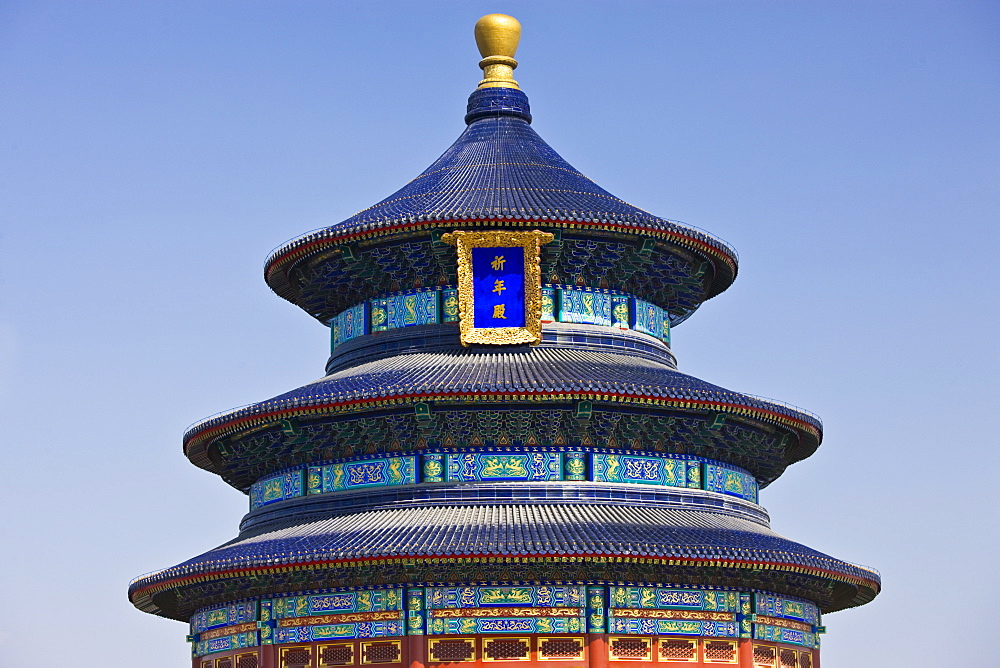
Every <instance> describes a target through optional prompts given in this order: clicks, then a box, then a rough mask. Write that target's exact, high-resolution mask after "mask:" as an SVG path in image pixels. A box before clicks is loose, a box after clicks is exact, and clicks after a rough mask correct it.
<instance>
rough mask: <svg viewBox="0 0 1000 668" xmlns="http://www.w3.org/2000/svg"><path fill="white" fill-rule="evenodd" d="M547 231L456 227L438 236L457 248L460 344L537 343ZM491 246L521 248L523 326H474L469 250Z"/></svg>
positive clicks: (473, 300)
mask: <svg viewBox="0 0 1000 668" xmlns="http://www.w3.org/2000/svg"><path fill="white" fill-rule="evenodd" d="M553 238H554V236H553V235H552V234H551V233H550V232H542V231H540V230H531V231H530V232H514V231H512V230H485V231H482V232H467V231H464V230H459V231H456V232H448V233H447V234H443V235H441V240H442V241H444V242H445V243H449V244H451V245H453V246H455V248H456V250H457V251H458V325H459V332H460V335H461V340H462V345H463V346H467V345H469V344H470V343H482V344H486V345H493V346H497V345H510V344H516V343H532V344H534V343H539V342H541V340H542V278H541V276H542V272H541V267H540V258H541V247H542V244H544V243H548V242H550V241H552V239H553ZM491 246H501V247H512V246H520V247H522V248H524V327H476V326H475V324H474V323H475V319H474V315H473V314H474V310H473V306H474V304H475V296H474V294H473V289H472V249H473V248H484V247H491Z"/></svg>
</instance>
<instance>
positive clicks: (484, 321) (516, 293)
mask: <svg viewBox="0 0 1000 668" xmlns="http://www.w3.org/2000/svg"><path fill="white" fill-rule="evenodd" d="M472 289H473V293H474V300H475V301H474V316H473V317H474V320H473V324H474V326H475V327H477V328H485V327H524V326H525V322H526V318H525V312H524V248H523V247H522V246H513V247H506V246H485V247H480V248H473V249H472Z"/></svg>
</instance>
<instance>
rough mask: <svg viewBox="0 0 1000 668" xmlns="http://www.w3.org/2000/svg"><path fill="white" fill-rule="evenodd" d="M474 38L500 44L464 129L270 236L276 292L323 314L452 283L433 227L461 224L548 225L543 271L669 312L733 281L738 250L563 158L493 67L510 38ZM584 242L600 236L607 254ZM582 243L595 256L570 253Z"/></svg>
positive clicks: (506, 59)
mask: <svg viewBox="0 0 1000 668" xmlns="http://www.w3.org/2000/svg"><path fill="white" fill-rule="evenodd" d="M479 37H480V36H479V34H478V32H477V40H478V39H479ZM515 46H516V41H515ZM480 48H481V50H482V51H483V53H484V55H485V54H486V53H488V52H489V51H490V50H496V51H498V52H500V55H490V56H487V57H485V58H484V60H483V61H482V63H480V65H481V66H482V67H483V69H484V71H485V72H486V78H484V80H483V82H482V83H481V84H480V88H478V89H477V90H476V91H475V92H473V93H472V95H471V96H470V97H469V104H468V108H467V114H466V116H465V122H466V123H467V125H468V127H467V128H466V130H465V132H463V133H462V135H461V136H460V137H459V138H458V140H457V141H456V142H455V143H454V144H452V146H451V147H450V148H449V149H448V150H447V151H445V152H444V154H443V155H442V156H441V157H440V158H438V159H437V160H436V161H435V162H434V163H433V164H432V165H431V166H430V167H428V168H427V169H426V170H424V171H423V173H421V174H420V175H419V176H417V177H416V178H415V179H413V180H412V181H410V182H409V183H408V184H406V185H405V186H403V187H402V188H401V189H399V190H397V191H396V192H394V193H393V194H392V195H389V196H388V197H386V198H385V199H383V200H382V201H381V202H379V203H377V204H375V205H374V206H371V207H369V208H367V209H364V210H363V211H361V212H359V213H357V214H355V215H354V216H351V217H350V218H348V219H347V220H345V221H343V222H341V223H338V224H336V225H332V226H330V227H326V228H323V229H320V230H316V231H313V232H310V233H309V234H306V235H304V236H302V237H299V238H297V239H294V240H292V241H290V242H288V243H286V244H284V245H283V246H281V247H280V248H278V249H277V250H276V251H275V252H274V253H273V254H272V255H271V257H270V258H268V260H267V263H266V265H265V277H266V280H267V283H268V285H270V286H271V288H272V289H273V290H274V291H275V292H276V293H278V294H279V295H280V296H282V297H284V298H285V299H287V300H289V301H291V302H293V303H295V304H297V305H298V306H300V307H302V308H303V309H305V310H306V311H307V312H309V313H310V314H311V315H313V316H314V317H316V318H318V319H320V320H322V321H324V322H328V321H329V320H330V319H331V318H332V317H333V316H335V315H336V314H337V313H339V312H340V311H342V310H344V309H345V308H349V307H350V306H352V305H354V304H356V303H358V302H359V301H361V300H363V299H367V298H372V297H378V296H380V295H382V294H385V293H387V292H394V291H397V290H406V289H410V288H413V287H426V286H431V285H444V284H450V283H454V277H453V276H452V274H453V273H454V266H455V258H454V249H451V248H450V247H448V246H447V245H446V244H442V243H440V242H439V237H440V234H441V233H443V232H445V231H448V230H450V229H455V228H471V227H528V228H538V229H543V230H546V231H550V232H554V233H556V234H557V237H556V242H555V243H553V244H548V245H547V246H544V247H543V256H542V267H543V277H542V280H543V282H546V283H564V284H573V285H589V286H590V287H604V288H612V289H619V290H623V291H626V292H629V293H631V294H634V295H635V296H637V297H641V298H643V299H646V300H647V301H650V302H652V303H654V304H657V305H658V306H660V307H662V308H664V309H666V310H667V311H668V312H669V313H670V314H671V317H672V320H673V321H674V322H675V323H677V322H680V321H681V320H683V319H684V318H686V317H687V316H688V315H690V313H691V312H693V311H694V309H696V308H697V307H698V306H699V305H700V304H701V303H702V302H703V301H705V300H706V299H709V298H711V297H713V296H715V295H717V294H719V293H720V292H722V291H723V290H725V289H726V288H728V287H729V286H730V285H731V284H732V282H733V280H734V278H735V276H736V271H737V260H736V252H735V251H734V250H733V249H732V248H731V247H730V246H729V245H728V244H726V243H725V242H723V241H721V240H719V239H717V238H715V237H713V236H711V235H709V234H706V233H705V232H702V231H701V230H698V229H695V228H692V227H690V226H687V225H683V224H681V223H677V222H673V221H669V220H666V219H663V218H658V217H657V216H654V215H652V214H650V213H648V212H646V211H643V210H642V209H639V208H638V207H635V206H632V205H631V204H628V203H627V202H625V201H623V200H621V199H619V198H618V197H615V196H614V195H612V194H611V193H609V192H608V191H606V190H604V189H603V188H601V187H600V186H598V185H597V184H596V183H594V182H593V181H591V180H590V179H589V178H587V177H586V176H584V175H583V174H581V173H580V172H579V171H578V170H576V169H575V168H574V167H573V166H572V165H570V164H569V163H568V162H566V161H565V160H563V159H562V157H560V156H559V154H558V153H556V152H555V151H554V150H553V149H552V148H551V147H550V146H549V145H548V144H546V143H545V141H543V140H542V138H541V137H539V136H538V134H537V133H536V132H535V131H534V130H533V129H532V128H531V126H530V123H531V112H530V108H529V105H528V98H527V96H526V95H525V94H524V93H522V92H521V91H520V90H519V89H518V88H517V83H516V82H514V81H513V78H512V77H509V76H508V77H506V78H505V77H504V73H503V72H500V73H499V74H498V73H497V71H496V70H497V69H498V68H499V69H500V70H503V68H504V67H506V69H507V70H509V71H510V72H512V71H513V66H516V61H514V60H513V58H512V57H510V56H508V55H505V53H513V50H512V49H510V48H509V46H507V47H504V46H503V45H501V47H496V45H491V44H486V46H484V45H483V41H481V40H480ZM509 63H513V66H509ZM595 243H596V244H598V246H600V244H604V245H605V246H608V247H609V249H610V251H612V252H611V258H612V260H611V261H608V259H607V257H608V253H606V252H605V250H604V249H603V248H597V249H596V250H597V252H596V253H595V252H594V251H595V249H594V244H595ZM588 248H589V249H590V251H589V254H590V255H593V256H594V257H593V258H592V259H588V258H585V257H584V258H581V257H580V256H581V250H585V249H588ZM615 250H617V253H615V252H614V251H615ZM632 255H634V256H635V258H632V257H631V256H632ZM618 257H620V258H621V260H620V261H619V260H617V259H616V258H618ZM588 263H589V264H588ZM616 265H620V266H616ZM591 284H593V285H591Z"/></svg>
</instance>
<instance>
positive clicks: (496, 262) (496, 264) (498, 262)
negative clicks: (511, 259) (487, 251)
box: [490, 255, 507, 271]
mask: <svg viewBox="0 0 1000 668" xmlns="http://www.w3.org/2000/svg"><path fill="white" fill-rule="evenodd" d="M506 261H507V260H506V259H505V258H504V256H503V255H497V256H495V257H494V258H493V261H492V262H490V266H491V267H493V269H495V270H497V271H499V270H501V269H503V264H504V262H506Z"/></svg>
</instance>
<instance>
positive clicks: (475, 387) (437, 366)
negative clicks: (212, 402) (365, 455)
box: [185, 346, 822, 478]
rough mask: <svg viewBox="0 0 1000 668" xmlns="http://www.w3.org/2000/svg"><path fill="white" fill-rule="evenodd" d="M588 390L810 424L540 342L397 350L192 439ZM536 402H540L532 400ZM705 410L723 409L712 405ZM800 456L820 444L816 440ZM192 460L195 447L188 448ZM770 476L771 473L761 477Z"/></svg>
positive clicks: (648, 366) (765, 405) (212, 422)
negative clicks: (406, 405) (232, 426)
mask: <svg viewBox="0 0 1000 668" xmlns="http://www.w3.org/2000/svg"><path fill="white" fill-rule="evenodd" d="M527 392H537V393H565V394H574V393H587V394H616V395H631V396H635V397H640V396H641V397H650V398H652V399H662V400H671V401H690V402H707V403H710V404H730V405H736V406H740V407H748V408H751V409H757V410H760V411H764V412H766V413H771V414H774V415H777V416H785V417H787V418H790V419H792V420H796V421H800V422H803V423H805V424H807V425H811V426H812V427H813V428H814V429H815V430H816V434H818V433H820V432H821V430H822V423H820V421H819V419H818V418H817V417H816V416H814V415H811V414H807V413H804V412H802V411H799V410H796V409H794V408H791V407H788V406H785V405H782V404H778V403H774V402H771V401H769V400H765V399H761V398H758V397H754V396H751V395H747V394H742V393H739V392H733V391H731V390H727V389H725V388H722V387H719V386H718V385H713V384H711V383H707V382H705V381H703V380H699V379H698V378H695V377H694V376H689V375H687V374H683V373H681V372H679V371H677V370H676V369H674V368H672V366H670V365H669V364H668V363H664V362H656V361H654V360H652V359H649V358H646V357H641V356H631V355H627V354H621V353H610V352H604V351H591V350H585V349H578V348H570V347H536V348H530V347H528V346H525V347H522V348H520V349H515V350H511V349H505V350H502V351H491V350H483V349H482V348H461V347H457V346H456V349H454V350H451V351H447V352H444V351H439V352H427V353H411V354H403V355H395V356H392V357H386V358H383V359H377V360H375V361H372V362H367V363H363V364H358V365H356V366H352V367H349V368H346V369H341V370H339V371H336V372H334V373H332V374H330V375H329V376H326V377H324V378H321V379H319V380H317V381H315V382H312V383H309V384H308V385H305V386H303V387H300V388H298V389H295V390H292V391H290V392H285V393H284V394H280V395H278V396H277V397H275V398H273V399H271V400H269V401H264V402H260V403H257V404H251V405H249V406H246V407H244V408H240V409H236V410H234V411H229V412H227V413H223V414H221V415H218V416H215V417H213V418H209V419H208V420H205V421H203V422H201V423H198V424H196V425H194V426H193V427H192V428H191V429H189V430H188V432H187V434H185V441H186V442H190V441H192V440H195V439H197V438H199V437H200V434H201V433H202V432H205V431H208V430H212V429H214V428H216V427H219V426H222V425H225V424H228V423H232V422H235V421H240V420H245V419H249V418H254V417H255V416H259V415H264V414H267V415H271V414H275V413H278V412H281V411H286V410H296V409H300V408H306V407H311V406H317V405H325V404H342V403H347V402H356V401H367V400H378V399H384V398H390V397H398V396H413V395H432V396H435V397H440V398H445V399H446V398H447V397H448V396H449V395H455V396H456V397H457V396H458V395H462V394H469V393H476V394H489V393H527ZM526 401H537V399H530V398H529V399H526ZM706 410H723V411H724V410H725V408H722V409H716V408H714V407H713V408H708V407H706ZM810 439H811V440H812V444H811V446H810V447H809V448H807V450H806V452H805V453H803V454H801V456H799V457H798V458H802V457H804V456H808V454H811V452H812V451H813V450H815V448H816V447H818V445H819V439H818V437H815V436H812V437H810ZM188 456H189V457H191V456H193V455H192V452H191V451H190V450H189V451H188ZM763 477H765V478H766V476H763Z"/></svg>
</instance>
